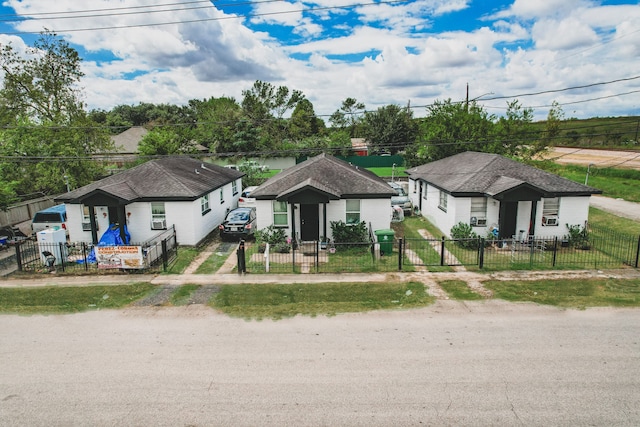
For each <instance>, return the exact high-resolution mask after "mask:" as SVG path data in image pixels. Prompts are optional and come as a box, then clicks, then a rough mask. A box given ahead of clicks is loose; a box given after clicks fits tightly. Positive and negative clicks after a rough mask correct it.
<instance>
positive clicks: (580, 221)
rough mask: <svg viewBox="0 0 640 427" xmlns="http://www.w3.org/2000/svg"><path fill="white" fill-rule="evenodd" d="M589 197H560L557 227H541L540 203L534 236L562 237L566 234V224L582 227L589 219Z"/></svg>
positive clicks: (540, 203) (539, 204)
mask: <svg viewBox="0 0 640 427" xmlns="http://www.w3.org/2000/svg"><path fill="white" fill-rule="evenodd" d="M590 200H591V197H590V196H582V197H561V198H560V211H559V212H558V226H556V227H551V226H542V204H543V203H542V201H540V202H538V207H537V210H536V235H537V236H543V237H563V236H565V235H566V234H567V233H568V231H569V230H568V229H567V224H569V225H579V226H580V227H583V226H584V225H585V221H587V220H588V219H589V201H590Z"/></svg>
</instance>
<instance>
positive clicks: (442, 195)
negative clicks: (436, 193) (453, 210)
mask: <svg viewBox="0 0 640 427" xmlns="http://www.w3.org/2000/svg"><path fill="white" fill-rule="evenodd" d="M438 208H439V209H440V210H442V211H444V212H446V211H447V193H445V192H444V191H442V190H440V201H439V202H438Z"/></svg>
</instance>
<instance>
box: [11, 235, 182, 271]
mask: <svg viewBox="0 0 640 427" xmlns="http://www.w3.org/2000/svg"><path fill="white" fill-rule="evenodd" d="M14 248H15V256H14V257H11V259H12V261H13V262H15V267H16V268H15V270H17V271H24V272H47V271H56V272H80V271H90V270H94V271H97V270H105V271H114V270H127V271H131V272H134V271H144V272H149V271H163V270H164V271H166V270H167V268H168V266H169V265H170V264H171V263H172V262H173V261H174V260H175V258H176V257H177V254H178V244H177V241H176V233H175V228H173V227H172V228H170V229H168V230H166V231H164V232H162V233H160V234H158V235H156V236H155V237H153V238H152V239H150V240H148V241H146V242H143V243H130V244H129V245H121V246H106V245H104V246H103V245H93V244H91V243H86V242H77V243H70V242H55V243H54V242H46V243H44V242H38V241H35V240H24V241H22V242H19V243H18V244H16V245H15V247H14ZM10 250H11V249H10Z"/></svg>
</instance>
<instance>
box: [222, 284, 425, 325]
mask: <svg viewBox="0 0 640 427" xmlns="http://www.w3.org/2000/svg"><path fill="white" fill-rule="evenodd" d="M433 302H434V298H433V297H431V296H430V295H428V294H427V293H426V291H425V287H424V285H423V284H422V283H418V282H408V283H320V284H301V283H292V284H280V285H278V284H259V285H258V284H253V285H242V286H223V287H222V289H221V291H220V293H219V294H218V295H217V296H216V297H215V299H214V300H213V301H212V303H211V304H212V306H213V307H215V308H216V309H218V310H221V311H222V312H224V313H226V314H228V315H230V316H234V317H241V318H245V319H258V320H259V319H281V318H285V317H293V316H296V315H304V316H333V315H336V314H338V313H347V312H361V311H369V310H382V309H407V308H415V307H424V306H426V305H429V304H431V303H433Z"/></svg>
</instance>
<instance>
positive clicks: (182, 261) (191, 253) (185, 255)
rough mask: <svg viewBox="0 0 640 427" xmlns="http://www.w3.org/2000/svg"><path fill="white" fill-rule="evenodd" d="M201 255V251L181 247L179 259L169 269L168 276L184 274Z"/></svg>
mask: <svg viewBox="0 0 640 427" xmlns="http://www.w3.org/2000/svg"><path fill="white" fill-rule="evenodd" d="M199 253H200V249H198V248H194V247H180V248H179V249H178V258H177V259H176V261H175V262H174V263H172V264H171V265H170V266H169V268H168V269H167V272H166V274H182V273H184V270H185V269H186V268H187V267H188V266H189V265H190V264H191V263H192V262H193V260H194V259H195V258H196V257H197V256H198V254H199Z"/></svg>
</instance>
